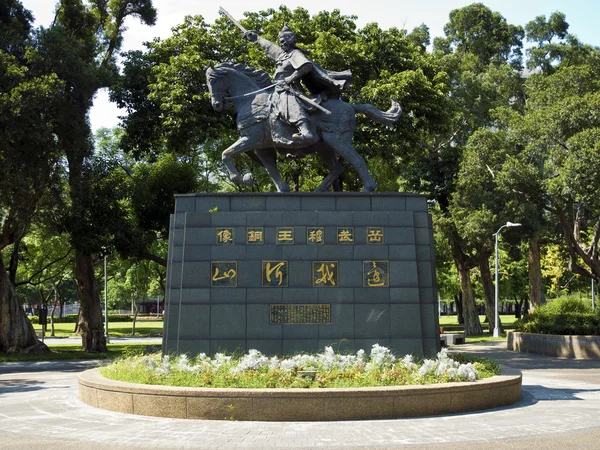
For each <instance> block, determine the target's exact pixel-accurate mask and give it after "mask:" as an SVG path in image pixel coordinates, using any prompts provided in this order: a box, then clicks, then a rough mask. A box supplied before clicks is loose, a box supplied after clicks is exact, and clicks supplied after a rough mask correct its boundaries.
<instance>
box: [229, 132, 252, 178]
mask: <svg viewBox="0 0 600 450" xmlns="http://www.w3.org/2000/svg"><path fill="white" fill-rule="evenodd" d="M253 145H254V144H253V143H252V142H250V139H248V138H247V137H241V138H239V139H238V140H237V141H235V142H234V143H233V144H232V145H231V146H229V147H228V148H226V149H225V151H223V154H222V156H221V157H222V160H223V164H225V167H226V168H227V171H228V172H229V179H230V180H231V181H233V182H234V183H237V184H243V185H245V186H252V174H251V173H247V174H246V175H244V176H243V177H242V174H241V173H240V172H239V171H238V170H237V169H236V167H235V164H233V159H232V158H233V157H234V156H235V155H237V154H238V153H243V152H247V151H248V150H250V149H252V147H253Z"/></svg>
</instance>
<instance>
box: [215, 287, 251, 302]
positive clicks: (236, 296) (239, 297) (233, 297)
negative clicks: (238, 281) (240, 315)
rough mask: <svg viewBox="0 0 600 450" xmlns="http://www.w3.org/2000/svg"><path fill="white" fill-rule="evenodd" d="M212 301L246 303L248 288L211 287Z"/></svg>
mask: <svg viewBox="0 0 600 450" xmlns="http://www.w3.org/2000/svg"><path fill="white" fill-rule="evenodd" d="M210 302H211V303H212V304H224V303H238V304H245V303H246V288H239V287H238V288H222V289H211V295H210Z"/></svg>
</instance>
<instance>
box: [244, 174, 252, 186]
mask: <svg viewBox="0 0 600 450" xmlns="http://www.w3.org/2000/svg"><path fill="white" fill-rule="evenodd" d="M242 183H243V184H244V186H248V187H252V185H253V184H254V181H252V174H251V173H247V174H246V175H244V178H243V179H242Z"/></svg>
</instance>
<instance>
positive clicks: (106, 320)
mask: <svg viewBox="0 0 600 450" xmlns="http://www.w3.org/2000/svg"><path fill="white" fill-rule="evenodd" d="M107 287H108V278H107V274H106V253H104V329H105V333H106V343H107V344H108V343H110V338H109V337H108V295H107V294H108V290H107Z"/></svg>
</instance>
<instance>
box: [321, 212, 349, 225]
mask: <svg viewBox="0 0 600 450" xmlns="http://www.w3.org/2000/svg"><path fill="white" fill-rule="evenodd" d="M353 222H354V213H353V212H352V211H335V210H331V211H319V213H318V214H317V223H316V224H315V226H319V227H326V226H333V227H351V226H352V223H353Z"/></svg>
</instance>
